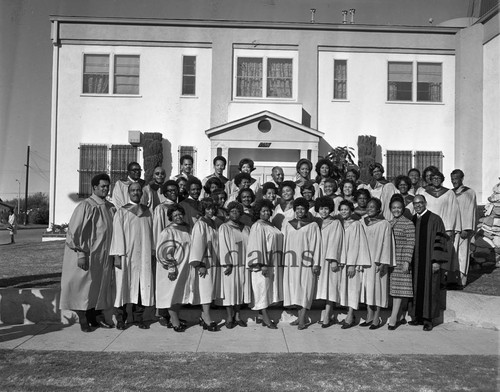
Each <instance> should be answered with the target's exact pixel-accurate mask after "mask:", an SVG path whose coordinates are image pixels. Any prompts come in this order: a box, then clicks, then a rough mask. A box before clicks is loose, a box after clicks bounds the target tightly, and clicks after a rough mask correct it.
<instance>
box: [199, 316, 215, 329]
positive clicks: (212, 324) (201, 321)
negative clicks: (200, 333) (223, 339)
mask: <svg viewBox="0 0 500 392" xmlns="http://www.w3.org/2000/svg"><path fill="white" fill-rule="evenodd" d="M198 323H199V324H200V326H201V327H203V330H204V331H209V332H216V331H217V323H216V322H215V321H212V322H211V323H210V324H207V323H206V322H205V320H203V318H202V317H200V320H199V322H198Z"/></svg>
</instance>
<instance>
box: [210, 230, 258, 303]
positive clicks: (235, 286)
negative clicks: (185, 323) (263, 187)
mask: <svg viewBox="0 0 500 392" xmlns="http://www.w3.org/2000/svg"><path fill="white" fill-rule="evenodd" d="M249 234H250V229H249V228H248V226H245V225H243V228H242V229H240V227H239V226H238V225H237V224H236V223H234V222H233V221H228V222H226V223H223V224H222V225H221V226H220V227H219V262H220V264H221V273H220V275H221V279H220V284H219V287H218V288H217V289H216V290H218V292H219V297H218V298H216V300H217V304H218V305H222V306H234V305H241V304H248V303H250V302H251V300H252V284H251V281H250V279H251V277H250V271H249V270H248V269H247V268H246V256H247V243H248V236H249ZM229 264H231V265H232V266H233V270H232V272H231V274H230V275H225V274H224V270H225V268H224V266H225V265H229Z"/></svg>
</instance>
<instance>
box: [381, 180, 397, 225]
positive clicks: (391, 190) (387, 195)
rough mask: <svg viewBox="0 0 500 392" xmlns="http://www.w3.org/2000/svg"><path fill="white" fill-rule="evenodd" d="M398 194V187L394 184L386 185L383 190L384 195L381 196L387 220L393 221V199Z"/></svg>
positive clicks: (383, 211) (383, 212)
mask: <svg viewBox="0 0 500 392" xmlns="http://www.w3.org/2000/svg"><path fill="white" fill-rule="evenodd" d="M395 193H396V187H395V186H394V184H393V183H392V182H389V183H387V184H385V185H384V186H383V188H382V193H381V194H380V201H381V202H382V214H383V215H384V218H385V219H387V220H390V219H392V213H391V208H390V202H391V197H392V195H394V194H395Z"/></svg>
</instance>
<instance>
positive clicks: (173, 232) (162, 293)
mask: <svg viewBox="0 0 500 392" xmlns="http://www.w3.org/2000/svg"><path fill="white" fill-rule="evenodd" d="M190 242H191V236H190V235H189V229H188V226H187V225H185V224H183V225H176V224H175V223H171V224H170V225H168V226H167V227H166V228H165V229H164V230H163V231H162V232H161V233H160V236H159V237H158V244H157V246H156V255H157V259H158V264H159V265H158V266H157V268H156V307H157V308H158V309H165V308H171V307H172V305H175V304H187V303H189V296H190V265H189V254H190ZM167 260H175V263H176V267H177V278H176V279H175V280H170V279H169V278H168V270H167V269H166V268H163V266H164V265H166V263H167Z"/></svg>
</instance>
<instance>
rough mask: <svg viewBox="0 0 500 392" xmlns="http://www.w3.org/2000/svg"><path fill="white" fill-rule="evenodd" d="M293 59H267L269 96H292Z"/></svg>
mask: <svg viewBox="0 0 500 392" xmlns="http://www.w3.org/2000/svg"><path fill="white" fill-rule="evenodd" d="M292 80H293V63H292V59H268V60H267V96H268V97H280V98H292V94H293V90H292Z"/></svg>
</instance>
